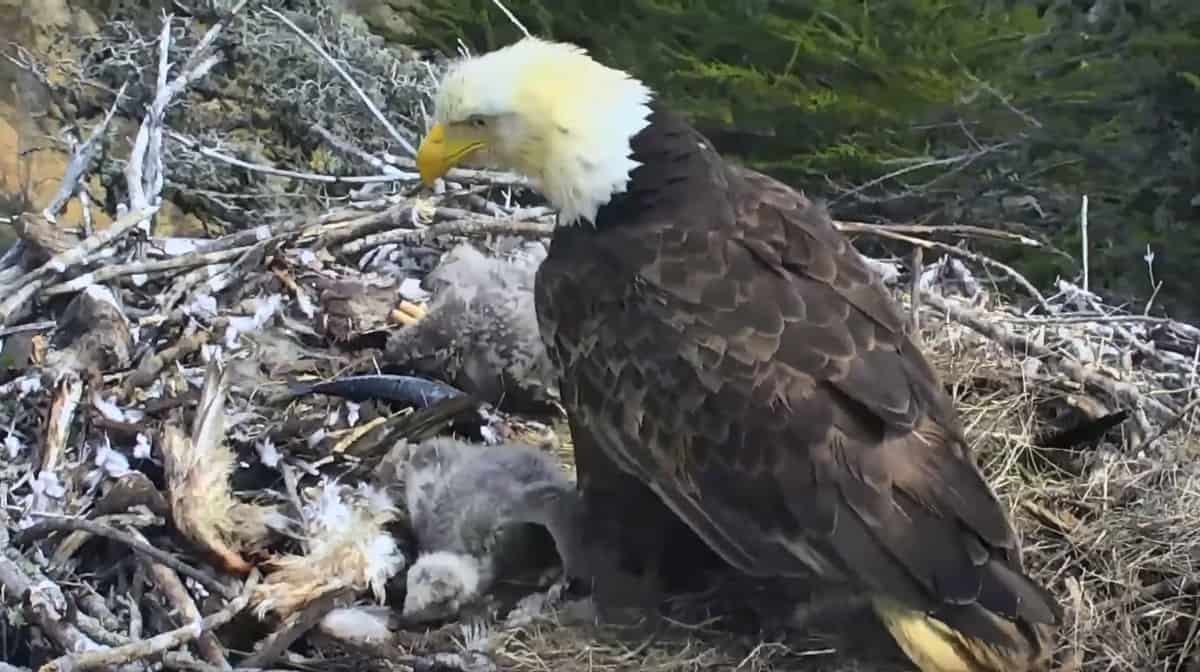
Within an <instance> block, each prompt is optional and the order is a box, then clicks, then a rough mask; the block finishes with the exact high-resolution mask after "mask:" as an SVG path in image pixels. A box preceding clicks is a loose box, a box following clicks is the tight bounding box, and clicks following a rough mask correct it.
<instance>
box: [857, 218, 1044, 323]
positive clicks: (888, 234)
mask: <svg viewBox="0 0 1200 672" xmlns="http://www.w3.org/2000/svg"><path fill="white" fill-rule="evenodd" d="M840 224H841V223H840V222H835V225H838V226H839V227H840ZM860 231H861V232H862V233H866V234H869V235H873V236H878V237H880V238H887V239H889V240H895V241H899V242H902V243H907V244H909V245H913V246H915V247H923V248H925V249H927V250H940V251H942V252H945V253H947V254H950V255H952V256H955V257H960V258H962V259H966V260H968V261H973V262H975V263H977V264H979V265H981V266H988V267H991V268H995V269H998V270H1000V271H1001V272H1003V273H1004V274H1005V275H1007V276H1008V277H1009V278H1011V279H1012V280H1013V281H1014V282H1016V283H1017V284H1018V285H1020V286H1021V288H1022V289H1024V290H1025V291H1026V292H1027V293H1028V294H1029V295H1030V296H1032V297H1033V298H1034V299H1035V300H1037V302H1038V305H1039V306H1041V308H1042V309H1043V310H1045V311H1046V312H1050V304H1048V303H1046V297H1045V296H1044V295H1043V294H1042V293H1041V292H1039V291H1038V289H1037V288H1036V287H1034V286H1033V283H1031V282H1029V280H1028V279H1026V278H1025V276H1023V275H1021V274H1020V273H1019V272H1018V271H1017V269H1015V268H1013V267H1012V266H1009V265H1008V264H1005V263H1002V262H999V261H996V260H995V259H992V258H991V257H986V256H984V255H982V254H976V253H975V252H971V251H970V250H964V249H963V248H961V247H958V246H956V245H948V244H946V243H943V242H940V241H936V240H925V239H923V238H914V237H913V236H908V235H905V234H903V233H895V232H892V231H887V230H884V229H878V228H871V227H866V228H863V229H860Z"/></svg>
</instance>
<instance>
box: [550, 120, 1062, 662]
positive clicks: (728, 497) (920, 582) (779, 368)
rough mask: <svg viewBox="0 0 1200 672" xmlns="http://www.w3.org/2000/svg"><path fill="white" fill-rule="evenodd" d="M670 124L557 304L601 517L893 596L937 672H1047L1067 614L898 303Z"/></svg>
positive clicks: (783, 194)
mask: <svg viewBox="0 0 1200 672" xmlns="http://www.w3.org/2000/svg"><path fill="white" fill-rule="evenodd" d="M649 122H650V123H649V125H648V126H647V127H646V128H645V129H644V130H643V131H641V133H639V134H638V135H636V136H635V137H634V138H633V139H632V141H631V147H632V150H633V153H632V155H631V158H632V159H633V160H635V161H637V162H639V163H640V164H641V165H640V166H638V167H637V168H635V169H634V170H633V171H632V172H631V174H630V176H631V180H630V183H629V186H628V189H627V190H626V192H624V193H621V194H617V195H616V196H614V197H613V199H612V200H611V201H610V202H608V203H607V204H606V205H604V206H602V207H601V208H600V210H599V212H598V214H597V217H596V220H595V226H591V225H589V224H588V223H583V224H581V225H578V226H570V227H559V228H558V229H557V231H556V233H555V235H554V239H553V243H552V246H551V249H550V254H549V256H548V258H547V259H546V261H545V263H544V264H543V266H542V267H541V269H540V270H539V273H538V277H537V283H536V290H535V291H536V305H537V310H538V318H539V323H540V325H541V331H542V336H543V339H544V341H545V342H546V345H547V348H548V350H549V352H550V356H551V357H552V359H553V360H554V361H555V363H556V365H557V366H558V367H560V369H561V376H562V378H561V382H560V389H561V394H562V400H563V404H564V406H565V408H566V410H567V412H568V414H569V416H570V421H571V422H570V424H571V430H572V433H573V434H574V439H575V446H576V461H577V470H578V474H579V480H580V486H581V488H582V491H583V496H584V498H585V500H586V501H588V502H589V504H590V510H592V511H596V512H599V514H600V515H608V516H610V517H618V518H619V517H623V516H629V518H626V519H624V520H622V521H620V522H622V523H624V525H625V526H626V527H625V531H624V532H622V533H621V534H623V535H624V537H625V539H624V540H623V541H624V543H625V544H627V545H630V546H637V545H638V544H639V543H642V544H643V546H653V541H648V540H647V539H649V538H659V539H661V532H660V531H659V530H654V529H652V527H651V526H650V525H648V524H646V523H647V518H646V516H648V515H650V514H649V512H648V511H646V510H645V507H647V506H653V505H654V504H653V499H651V498H648V497H647V496H646V494H647V493H646V491H645V490H646V488H648V489H649V491H652V492H653V493H654V494H655V495H657V498H658V499H661V501H662V502H663V503H665V504H666V506H667V507H669V509H670V510H671V511H672V512H674V513H675V514H676V515H677V516H678V517H679V518H681V519H682V520H684V521H686V523H687V524H688V526H689V527H690V528H691V529H692V530H694V531H695V532H696V533H697V534H698V535H699V536H700V537H701V538H702V539H703V540H704V541H705V542H706V543H707V544H708V545H709V546H710V547H711V548H712V549H713V550H715V551H716V552H717V553H718V554H719V555H720V556H721V557H722V558H723V559H724V560H725V561H726V562H728V563H729V564H730V565H732V566H734V567H736V568H738V569H740V570H742V571H744V572H747V573H750V574H755V575H763V576H791V575H811V574H812V573H814V572H815V573H816V574H818V575H820V576H824V577H830V578H841V579H846V580H849V581H851V582H853V583H855V584H857V585H858V586H860V587H861V588H862V589H864V590H866V591H867V592H869V593H870V594H872V595H873V596H876V597H874V598H873V603H874V605H875V608H876V611H877V612H878V613H879V614H880V615H881V618H882V620H883V621H884V622H885V625H887V626H888V628H889V630H890V631H891V632H892V633H893V635H895V636H896V637H897V640H898V641H899V642H900V644H901V647H902V648H904V649H905V652H906V653H907V654H908V655H909V657H910V658H912V659H913V660H914V662H917V663H918V664H919V665H921V666H922V668H923V669H925V670H928V671H933V670H944V671H946V672H949V671H950V670H959V669H962V670H1005V669H1013V670H1015V669H1029V668H1036V667H1037V666H1038V665H1039V664H1040V661H1043V660H1044V659H1045V657H1046V656H1047V655H1048V654H1049V650H1048V647H1049V645H1050V644H1051V642H1049V641H1048V639H1047V638H1048V636H1049V633H1050V631H1049V630H1048V627H1049V626H1053V625H1056V624H1057V622H1058V619H1059V617H1060V616H1059V607H1058V606H1057V605H1056V604H1055V602H1054V600H1053V598H1052V597H1051V596H1050V595H1049V594H1047V593H1046V592H1045V591H1044V590H1043V589H1042V588H1040V587H1039V586H1037V585H1036V584H1035V583H1034V582H1033V581H1031V580H1030V579H1029V578H1027V577H1026V576H1025V574H1024V572H1023V568H1022V563H1021V559H1020V551H1019V548H1018V543H1017V540H1016V538H1015V536H1014V533H1013V531H1012V529H1011V527H1010V525H1009V522H1008V520H1007V518H1006V515H1005V512H1004V510H1003V509H1002V508H1001V505H1000V504H999V502H998V501H997V499H996V497H995V496H994V494H993V492H992V490H991V489H990V488H989V486H988V485H987V483H986V482H985V481H984V479H983V477H982V476H981V475H980V472H979V471H978V469H977V467H976V465H975V464H974V462H973V460H972V458H971V456H970V455H969V454H968V450H967V447H966V444H965V442H964V439H963V434H962V429H961V427H960V424H959V421H958V418H957V415H956V412H955V410H954V408H953V406H952V403H951V400H950V399H949V397H948V396H947V394H946V393H945V392H944V390H943V389H942V387H941V386H940V384H939V381H938V378H937V376H936V375H935V373H934V371H933V370H932V369H931V367H930V365H929V364H928V362H927V361H926V359H925V357H924V356H923V355H922V353H921V352H920V351H919V349H918V348H917V347H916V346H915V345H914V344H913V342H912V341H911V340H910V339H909V337H908V336H907V335H906V333H905V327H904V322H903V318H902V316H901V313H900V312H899V310H898V309H897V307H896V306H895V304H894V303H893V301H892V299H891V298H890V297H889V296H888V294H887V293H886V290H885V289H884V288H883V286H882V284H881V283H880V282H879V281H878V280H877V279H876V278H875V276H873V275H872V273H871V272H870V270H869V268H868V267H867V265H866V264H865V263H864V261H863V260H862V258H861V257H860V256H859V255H858V253H857V252H856V251H855V250H854V248H853V247H852V246H851V244H850V243H849V241H848V240H847V239H846V238H845V237H844V236H842V235H841V234H840V233H839V232H838V231H837V230H836V229H835V228H834V227H833V226H832V223H831V221H830V220H829V217H828V216H827V214H826V213H825V211H824V210H823V208H821V207H819V206H817V205H814V204H813V203H811V202H810V201H809V200H808V199H806V198H805V197H804V196H803V195H802V194H800V193H798V192H796V191H795V190H793V189H791V188H789V187H787V186H785V185H783V184H781V183H779V182H777V181H775V180H772V179H771V178H768V177H766V176H764V175H761V174H759V173H756V172H753V171H750V170H747V169H744V168H739V167H735V166H733V165H731V164H728V163H726V162H724V161H723V160H722V159H721V158H720V157H719V156H718V154H717V153H715V152H714V151H713V149H712V148H711V144H710V143H709V142H708V140H707V139H705V138H704V137H703V136H701V135H700V134H698V133H697V132H696V131H694V130H693V129H692V128H690V127H689V126H688V125H687V124H686V123H684V122H683V121H682V120H680V119H679V118H677V117H675V116H673V115H672V114H670V113H669V112H667V111H664V110H663V109H662V108H661V107H659V106H655V109H654V112H653V113H652V115H651V117H650V119H649ZM639 489H640V490H641V492H640V493H638V494H639V495H640V496H634V494H635V492H636V491H638V490H639ZM631 506H637V507H639V509H640V510H631V509H630V508H629V507H631ZM639 520H640V521H641V524H639ZM597 522H598V521H597ZM635 528H641V529H642V530H643V531H644V534H643V537H642V539H641V540H640V541H639V540H637V539H634V537H637V536H638V534H639V532H638V530H637V529H635ZM922 613H924V614H927V615H928V616H930V617H932V618H933V619H936V622H935V621H929V620H928V619H926V618H923V617H922V616H921V614H922ZM939 622H940V623H939ZM945 625H949V626H950V628H946V627H945ZM951 628H952V629H953V630H951ZM954 631H957V633H956V632H954ZM963 635H965V637H963ZM933 640H938V641H936V642H935V641H933ZM939 647H948V648H945V650H940V649H939ZM994 647H998V648H995V649H994ZM989 657H992V658H994V659H993V660H990V661H989V660H988V659H989Z"/></svg>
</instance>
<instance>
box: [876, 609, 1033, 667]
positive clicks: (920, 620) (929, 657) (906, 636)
mask: <svg viewBox="0 0 1200 672" xmlns="http://www.w3.org/2000/svg"><path fill="white" fill-rule="evenodd" d="M871 606H872V607H873V609H874V610H875V613H876V614H877V615H878V616H879V619H880V620H881V621H883V624H884V626H885V627H886V628H887V630H888V632H890V633H891V635H892V637H893V638H894V639H895V640H896V643H897V644H898V645H899V646H900V649H901V650H902V651H903V652H904V654H905V655H906V656H908V658H909V660H911V661H912V662H913V664H915V665H916V666H917V667H918V668H919V669H920V670H921V672H1042V671H1044V670H1046V669H1048V668H1049V662H1050V657H1051V650H1050V647H1049V646H1048V644H1049V641H1048V640H1049V636H1050V635H1049V630H1047V629H1046V627H1045V626H1041V625H1036V626H1032V627H1022V625H1018V624H1016V623H1013V622H1012V621H1008V620H1007V619H1004V618H1001V617H1000V616H997V615H995V614H991V613H987V617H989V618H991V619H993V620H994V621H995V625H996V627H997V628H999V629H1000V630H1002V631H1004V632H1005V633H1007V634H1008V635H1009V636H1008V640H1009V642H1008V645H1007V646H1004V645H1000V644H998V643H994V642H985V641H983V640H980V639H977V638H974V637H970V636H968V635H965V634H963V633H961V632H959V631H958V630H955V629H954V628H952V627H950V626H949V625H947V624H946V623H945V622H943V621H940V620H938V619H936V618H933V617H932V616H929V615H927V614H925V613H923V612H920V611H917V610H913V609H911V608H909V607H906V606H904V605H902V604H901V603H899V602H897V601H896V600H893V599H891V598H888V597H885V596H881V595H874V596H872V597H871ZM980 611H985V610H983V609H980Z"/></svg>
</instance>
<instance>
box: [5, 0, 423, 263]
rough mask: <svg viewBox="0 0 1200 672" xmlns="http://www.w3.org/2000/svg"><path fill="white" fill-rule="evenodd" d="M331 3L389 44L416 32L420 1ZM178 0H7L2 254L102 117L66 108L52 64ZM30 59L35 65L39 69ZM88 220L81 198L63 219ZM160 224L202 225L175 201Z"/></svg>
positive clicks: (165, 228)
mask: <svg viewBox="0 0 1200 672" xmlns="http://www.w3.org/2000/svg"><path fill="white" fill-rule="evenodd" d="M327 1H328V2H329V3H330V4H329V5H327V7H330V8H332V9H334V10H335V12H352V13H355V14H358V15H359V16H361V17H362V18H363V19H364V21H365V22H366V24H367V25H368V26H369V28H370V30H371V31H372V32H373V33H375V34H377V35H380V36H383V37H384V38H385V40H387V41H389V42H393V43H401V42H404V41H405V36H407V35H411V33H412V29H411V21H410V17H411V14H410V12H411V10H412V8H413V7H414V5H415V3H416V2H417V0H372V1H370V2H368V1H366V0H327ZM170 4H171V3H170V2H166V1H164V0H0V253H2V252H3V251H4V250H5V249H7V248H8V246H9V245H11V243H12V241H13V240H15V238H16V232H15V230H14V229H13V226H12V225H11V223H13V222H14V221H15V217H16V216H17V215H18V214H20V213H22V212H39V211H40V210H41V209H42V208H44V207H45V206H46V205H47V203H49V201H50V200H51V198H52V196H53V194H54V193H55V191H56V190H57V189H58V186H59V182H60V180H61V178H62V176H63V172H64V170H65V169H66V167H67V164H68V161H69V157H70V155H69V149H68V146H67V144H66V142H65V140H64V136H63V133H64V131H65V130H66V129H69V128H71V125H72V124H78V125H79V128H78V131H77V132H78V134H79V135H83V136H86V135H87V134H88V133H89V132H90V131H91V129H92V128H93V125H94V124H95V123H96V122H97V121H98V119H97V118H93V117H94V116H95V114H96V113H97V112H99V110H91V111H89V112H88V114H89V115H92V116H89V117H87V118H80V114H79V113H78V111H77V110H75V109H74V108H72V107H71V106H70V104H68V103H64V104H62V105H63V106H65V107H67V108H68V109H60V104H59V103H57V102H56V100H55V96H54V95H52V92H51V90H50V87H49V86H47V84H46V81H48V82H49V83H50V84H51V85H54V86H57V85H60V84H62V85H65V84H66V82H65V81H60V80H59V79H57V78H60V77H62V76H63V75H62V74H61V73H60V72H56V71H55V68H53V67H49V68H48V67H46V64H54V63H60V64H74V63H78V62H79V60H80V59H81V58H82V57H83V46H82V45H83V43H84V41H85V40H86V39H87V38H89V37H93V36H96V35H97V34H98V33H99V32H100V30H101V27H102V26H104V25H105V24H106V22H107V21H109V17H111V16H117V15H118V14H120V15H124V16H128V15H130V14H133V13H136V14H142V13H145V15H147V16H161V15H162V13H163V12H168V11H171V7H170ZM10 41H11V45H10V44H9V42H10ZM4 56H7V57H8V58H5V57H4ZM14 61H16V62H14ZM26 64H33V68H36V69H37V71H38V74H34V72H31V71H30V68H29V67H25V66H26ZM43 79H44V80H46V81H43ZM106 100H108V99H107V98H106ZM104 104H105V105H107V104H108V103H107V102H106V103H104ZM126 126H127V123H126V122H125V121H122V120H121V118H120V115H118V118H117V119H116V120H114V128H113V129H112V133H111V138H112V141H113V142H114V143H115V144H116V145H117V146H116V147H113V148H112V151H114V152H115V153H116V154H118V155H123V154H124V153H125V152H126V151H127V150H126V148H125V147H123V146H122V145H124V143H126V142H128V140H129V139H130V137H131V136H132V134H133V133H134V132H135V131H136V126H131V127H126ZM88 187H89V191H90V193H91V194H92V195H93V196H94V197H95V198H96V199H97V200H100V199H103V197H104V187H103V185H102V184H100V180H99V178H98V177H94V178H93V179H92V180H91V181H90V182H89V184H88ZM92 215H93V219H94V223H95V225H96V226H97V227H98V228H104V227H105V226H106V225H107V224H108V222H109V219H108V217H106V216H105V215H104V213H103V212H101V209H100V208H93V212H92ZM81 218H82V212H81V210H80V207H79V204H78V202H77V201H76V200H72V202H71V203H70V205H69V206H68V209H67V211H66V212H65V213H63V215H61V216H60V217H59V222H60V224H61V225H62V226H64V227H74V226H78V224H79V223H80V221H81ZM156 226H157V229H158V231H157V233H160V234H161V233H168V232H171V233H176V234H179V235H195V234H198V233H199V232H200V230H201V229H202V226H201V225H200V222H199V221H198V220H197V219H196V218H195V217H191V216H188V215H185V214H183V213H182V211H180V210H179V209H178V208H176V207H175V206H174V205H172V204H171V203H166V204H164V207H163V210H162V211H160V213H159V215H158V217H157V225H156Z"/></svg>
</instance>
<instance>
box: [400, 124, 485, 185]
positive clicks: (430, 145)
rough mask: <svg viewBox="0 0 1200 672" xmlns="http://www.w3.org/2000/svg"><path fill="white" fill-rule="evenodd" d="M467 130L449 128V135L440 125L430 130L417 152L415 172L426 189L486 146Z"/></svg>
mask: <svg viewBox="0 0 1200 672" xmlns="http://www.w3.org/2000/svg"><path fill="white" fill-rule="evenodd" d="M467 131H468V129H464V128H459V127H457V126H453V127H451V131H450V132H448V131H447V130H446V127H445V126H443V125H442V124H434V125H433V128H431V129H429V133H428V134H427V135H426V136H425V139H424V140H422V141H421V147H420V148H419V149H417V172H418V173H420V174H421V181H422V182H424V183H425V186H429V187H432V186H433V184H434V182H436V181H437V179H438V178H439V177H442V176H444V175H445V174H446V173H448V172H450V169H451V168H453V167H455V166H457V165H458V164H460V163H462V162H463V160H464V159H466V158H467V157H468V156H470V155H471V154H473V153H475V152H476V151H478V150H480V149H482V148H483V147H485V146H487V142H486V141H485V140H484V138H483V137H481V135H480V134H477V133H471V132H467Z"/></svg>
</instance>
